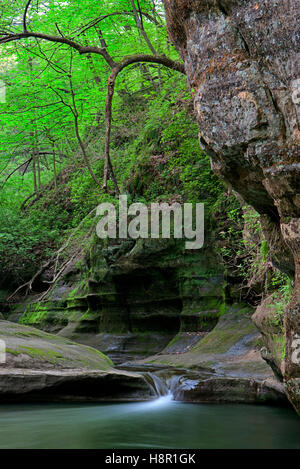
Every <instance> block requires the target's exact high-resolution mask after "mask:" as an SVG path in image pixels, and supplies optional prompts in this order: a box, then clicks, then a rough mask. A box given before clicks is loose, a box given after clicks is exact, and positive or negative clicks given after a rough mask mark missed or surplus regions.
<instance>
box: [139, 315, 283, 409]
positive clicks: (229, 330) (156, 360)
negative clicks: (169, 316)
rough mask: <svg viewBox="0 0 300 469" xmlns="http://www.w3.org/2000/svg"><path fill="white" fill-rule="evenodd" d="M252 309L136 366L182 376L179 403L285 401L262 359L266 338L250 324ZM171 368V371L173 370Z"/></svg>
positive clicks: (222, 318)
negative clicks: (156, 368) (163, 367)
mask: <svg viewBox="0 0 300 469" xmlns="http://www.w3.org/2000/svg"><path fill="white" fill-rule="evenodd" d="M251 314H252V310H251V308H245V309H242V310H241V309H240V307H238V306H236V307H232V308H231V311H230V312H228V313H227V314H225V315H224V316H222V317H221V318H220V320H219V322H218V324H217V326H216V327H215V328H214V329H213V330H212V331H211V332H209V333H207V334H206V335H205V336H203V335H202V334H200V335H199V336H198V340H197V341H196V343H195V336H193V335H191V336H190V342H189V343H187V340H183V338H182V334H179V336H178V342H177V344H181V349H180V348H179V347H178V348H177V349H175V350H177V351H176V352H175V353H174V342H173V343H172V344H171V345H170V346H169V347H167V348H166V349H165V350H164V351H163V352H162V353H161V354H158V355H155V356H152V357H149V358H148V359H146V360H143V361H139V362H136V365H138V364H140V365H141V364H142V363H144V364H147V365H151V366H158V367H160V368H161V367H162V366H165V371H158V373H157V374H158V375H162V376H169V375H172V373H173V375H175V376H176V375H178V374H179V375H181V378H180V383H179V384H178V383H177V386H176V389H175V393H174V394H175V398H176V399H178V400H185V401H193V402H197V401H198V402H216V401H225V402H248V403H254V402H256V403H268V402H286V401H287V399H286V396H285V391H284V387H283V385H282V383H281V382H280V381H279V380H278V379H276V377H275V376H274V374H273V372H272V370H271V368H270V367H269V366H268V365H267V363H266V362H265V361H264V360H263V359H262V357H261V353H260V349H261V346H262V337H261V335H260V333H259V332H258V331H257V329H256V328H255V326H254V324H253V323H252V321H251ZM172 368H173V372H172V371H171V370H172Z"/></svg>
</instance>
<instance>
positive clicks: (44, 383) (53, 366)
mask: <svg viewBox="0 0 300 469" xmlns="http://www.w3.org/2000/svg"><path fill="white" fill-rule="evenodd" d="M0 340H1V341H3V342H4V343H5V346H6V356H5V361H4V360H1V361H4V363H1V364H0V401H2V402H3V401H6V400H22V401H23V400H25V399H29V400H43V399H45V400H53V399H59V400H62V399H71V400H78V399H84V400H88V399H93V400H123V399H125V400H128V399H129V400H131V399H134V400H137V399H145V398H149V396H150V390H149V386H148V385H147V383H146V381H145V380H144V378H143V377H142V376H141V375H139V374H137V373H134V372H132V373H130V372H126V371H118V370H116V369H114V368H113V363H112V361H111V360H110V359H109V358H108V357H106V356H105V355H103V354H102V353H101V352H99V351H98V350H95V349H93V348H91V347H86V346H84V345H79V344H77V343H75V342H72V341H71V340H68V339H64V338H62V337H59V336H54V335H51V334H48V333H45V332H42V331H40V330H37V329H34V328H32V327H26V326H21V325H19V324H15V323H11V322H8V321H0ZM2 359H3V356H2Z"/></svg>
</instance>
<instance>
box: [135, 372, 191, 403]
mask: <svg viewBox="0 0 300 469" xmlns="http://www.w3.org/2000/svg"><path fill="white" fill-rule="evenodd" d="M143 374H144V377H145V379H146V380H147V382H148V384H149V385H150V387H151V390H152V392H153V394H154V396H156V397H159V398H161V397H166V396H168V397H169V400H172V399H176V400H179V399H180V394H181V389H182V387H183V386H184V384H185V376H183V375H181V374H176V373H174V371H172V372H170V371H166V370H162V371H157V372H156V373H153V372H146V373H143Z"/></svg>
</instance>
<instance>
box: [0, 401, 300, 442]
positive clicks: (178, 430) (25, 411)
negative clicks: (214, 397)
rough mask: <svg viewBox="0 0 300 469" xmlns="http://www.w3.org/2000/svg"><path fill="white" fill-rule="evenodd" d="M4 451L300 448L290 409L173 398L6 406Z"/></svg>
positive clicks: (0, 415)
mask: <svg viewBox="0 0 300 469" xmlns="http://www.w3.org/2000/svg"><path fill="white" fill-rule="evenodd" d="M0 421H1V426H0V448H1V449H2V448H37V449H41V448H42V449H43V448H46V449H47V448H79V449H80V448H82V449H89V448H90V449H97V448H105V449H111V448H114V449H125V448H127V449H128V448H129V449H130V448H131V449H132V448H134V449H139V448H168V449H169V448H170V449H171V448H184V449H197V448H198V449H202V448H207V449H211V448H269V449H273V448H274V449H275V448H299V449H300V438H299V436H300V419H299V417H297V416H296V414H295V413H294V412H293V410H291V409H289V408H278V407H267V406H254V405H251V406H249V405H231V404H227V405H220V404H218V405H217V404H187V403H182V402H175V401H173V400H172V396H171V394H167V395H165V396H162V397H159V398H158V399H155V400H153V401H149V402H138V403H120V404H108V403H107V404H34V405H33V404H13V405H1V406H0Z"/></svg>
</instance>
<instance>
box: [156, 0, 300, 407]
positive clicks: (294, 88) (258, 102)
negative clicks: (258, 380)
mask: <svg viewBox="0 0 300 469" xmlns="http://www.w3.org/2000/svg"><path fill="white" fill-rule="evenodd" d="M164 4H165V9H166V14H167V23H168V31H169V35H170V38H171V40H172V42H173V43H174V44H175V46H176V47H177V49H178V50H179V51H180V53H181V55H182V57H183V59H184V62H185V67H186V72H187V76H188V83H189V86H190V89H191V92H192V94H193V96H194V107H195V111H196V116H197V119H198V123H199V130H200V132H199V138H200V144H201V146H202V147H203V148H204V149H205V151H206V152H207V153H208V154H209V155H210V157H211V164H212V168H213V170H214V171H215V173H216V174H217V175H219V177H221V178H222V179H224V180H225V181H226V182H227V183H228V184H230V185H231V186H232V187H233V189H234V190H235V191H236V192H238V193H239V194H240V195H241V196H242V197H243V199H244V200H245V201H246V202H247V203H249V204H251V205H252V206H253V207H254V208H255V209H256V210H257V211H258V212H259V213H260V214H261V220H262V226H263V229H264V231H265V235H266V237H267V239H268V240H269V242H270V244H271V247H273V262H274V264H275V265H276V266H278V267H279V268H280V269H281V270H282V271H284V272H287V273H289V274H290V275H294V276H295V290H294V296H293V299H292V302H291V303H290V305H289V308H288V310H287V311H286V315H285V330H286V339H287V345H286V355H285V360H284V366H283V370H282V371H283V374H284V379H285V385H286V389H287V393H288V395H289V398H290V400H291V402H292V403H293V405H294V406H295V408H296V409H297V410H298V412H299V411H300V353H298V348H299V344H300V147H299V144H300V1H299V0H264V1H260V0H164ZM294 269H295V273H294Z"/></svg>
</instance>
